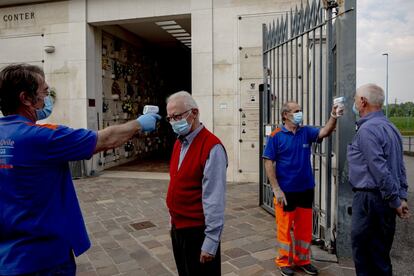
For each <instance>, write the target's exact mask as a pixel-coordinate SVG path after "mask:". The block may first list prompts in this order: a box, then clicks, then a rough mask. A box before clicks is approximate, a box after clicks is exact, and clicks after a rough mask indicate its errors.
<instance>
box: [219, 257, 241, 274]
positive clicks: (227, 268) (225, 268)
mask: <svg viewBox="0 0 414 276" xmlns="http://www.w3.org/2000/svg"><path fill="white" fill-rule="evenodd" d="M236 270H238V269H237V267H235V266H234V265H232V264H231V263H229V262H224V263H223V260H222V263H221V273H222V274H226V273H230V272H233V271H236Z"/></svg>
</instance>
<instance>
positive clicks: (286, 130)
mask: <svg viewBox="0 0 414 276" xmlns="http://www.w3.org/2000/svg"><path fill="white" fill-rule="evenodd" d="M300 129H302V126H299V127H298V128H297V129H296V133H297V132H298V131H299V130H300ZM282 131H283V132H286V133H292V134H293V132H292V131H290V130H289V129H287V128H286V126H285V125H283V126H282Z"/></svg>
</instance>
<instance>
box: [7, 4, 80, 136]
mask: <svg viewBox="0 0 414 276" xmlns="http://www.w3.org/2000/svg"><path fill="white" fill-rule="evenodd" d="M27 14H28V16H26V15H27ZM15 15H17V17H15ZM11 17H13V20H8V19H11ZM85 18H86V17H85V1H84V0H72V1H60V2H51V3H43V4H35V5H23V6H15V7H6V8H0V53H1V54H0V67H3V66H4V65H6V64H8V63H14V62H29V63H32V64H37V65H39V66H41V67H43V69H44V71H45V74H46V79H47V81H48V83H49V85H50V87H53V88H55V89H56V92H57V101H56V105H55V109H54V111H53V114H52V116H51V117H50V118H48V119H47V120H46V121H47V122H58V123H60V124H66V125H69V126H71V127H75V128H77V127H86V126H87V116H86V51H85V49H86V46H85V43H86V42H85V32H86V28H85ZM5 19H6V20H5ZM47 45H53V46H55V52H54V53H51V54H47V53H45V51H44V47H45V46H47Z"/></svg>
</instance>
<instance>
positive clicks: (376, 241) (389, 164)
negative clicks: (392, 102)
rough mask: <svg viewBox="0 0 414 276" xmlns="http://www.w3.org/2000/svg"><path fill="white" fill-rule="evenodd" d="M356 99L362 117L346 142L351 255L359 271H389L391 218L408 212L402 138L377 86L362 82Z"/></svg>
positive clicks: (355, 105)
mask: <svg viewBox="0 0 414 276" xmlns="http://www.w3.org/2000/svg"><path fill="white" fill-rule="evenodd" d="M354 100H355V102H354V106H353V111H354V113H355V114H356V115H358V116H360V117H361V118H360V119H359V120H358V121H357V127H358V130H357V133H356V135H355V137H354V139H353V141H352V144H350V145H349V146H348V164H349V181H350V183H351V185H352V187H353V191H354V192H355V193H354V199H353V203H352V226H351V229H352V230H351V239H352V254H353V258H354V263H355V268H356V273H357V275H360V276H362V275H383V276H386V275H389V276H391V275H392V265H391V259H390V250H391V246H392V242H393V239H394V233H395V217H396V214H397V215H398V216H399V217H401V218H407V217H408V216H409V213H408V205H407V188H408V185H407V177H406V173H405V166H404V161H403V148H402V139H401V135H400V133H399V131H398V129H397V128H396V127H395V126H394V125H393V124H392V123H391V122H390V121H389V120H388V119H387V118H386V117H385V116H384V113H383V111H382V110H381V108H382V106H383V104H384V91H383V90H382V88H381V87H379V86H377V85H375V84H366V85H363V86H361V87H359V88H358V89H357V91H356V94H355V97H354Z"/></svg>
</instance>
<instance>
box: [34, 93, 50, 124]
mask: <svg viewBox="0 0 414 276" xmlns="http://www.w3.org/2000/svg"><path fill="white" fill-rule="evenodd" d="M44 102H45V106H44V107H43V108H42V109H37V110H36V116H37V120H38V121H39V120H43V119H46V118H47V117H49V116H50V114H51V113H52V110H53V100H52V98H51V97H50V96H46V97H45V98H44Z"/></svg>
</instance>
